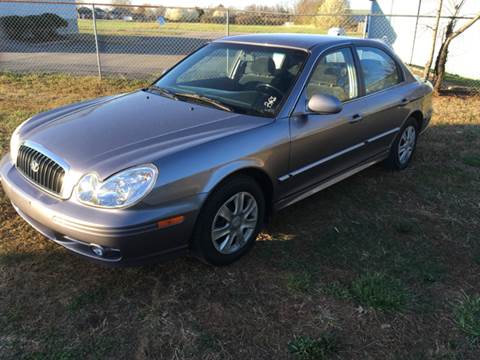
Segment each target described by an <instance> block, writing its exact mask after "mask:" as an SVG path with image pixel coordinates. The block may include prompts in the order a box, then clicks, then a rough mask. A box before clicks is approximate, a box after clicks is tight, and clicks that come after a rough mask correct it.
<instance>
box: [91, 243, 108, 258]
mask: <svg viewBox="0 0 480 360" xmlns="http://www.w3.org/2000/svg"><path fill="white" fill-rule="evenodd" d="M90 249H91V250H92V252H93V253H94V254H95V255H97V256H100V257H103V255H104V254H105V251H104V250H103V248H102V247H101V246H100V245H95V244H90Z"/></svg>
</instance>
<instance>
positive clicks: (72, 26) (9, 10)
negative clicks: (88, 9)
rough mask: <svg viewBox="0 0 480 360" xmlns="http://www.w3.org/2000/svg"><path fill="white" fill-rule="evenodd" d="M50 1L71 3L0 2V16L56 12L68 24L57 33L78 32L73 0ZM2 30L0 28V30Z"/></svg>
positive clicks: (52, 0)
mask: <svg viewBox="0 0 480 360" xmlns="http://www.w3.org/2000/svg"><path fill="white" fill-rule="evenodd" d="M49 1H50V2H56V1H60V2H62V3H71V4H41V3H29V2H27V1H26V2H25V3H20V2H0V17H2V16H10V15H18V16H27V15H41V14H44V13H51V14H57V15H58V16H61V17H62V18H64V19H65V20H67V22H68V26H67V27H66V28H64V29H60V30H59V33H63V34H71V33H76V32H78V24H77V8H76V7H75V4H74V0H49ZM1 31H2V30H1V29H0V32H1ZM0 35H1V34H0Z"/></svg>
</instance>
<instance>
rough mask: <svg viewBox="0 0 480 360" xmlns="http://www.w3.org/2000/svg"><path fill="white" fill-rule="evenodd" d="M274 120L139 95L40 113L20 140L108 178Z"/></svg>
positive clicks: (138, 93)
mask: <svg viewBox="0 0 480 360" xmlns="http://www.w3.org/2000/svg"><path fill="white" fill-rule="evenodd" d="M272 121H273V120H272V119H269V118H263V117H255V116H248V115H241V114H234V113H230V112H226V111H223V110H218V109H215V108H212V107H209V106H203V105H197V104H192V103H187V102H183V101H176V100H172V99H168V98H165V97H162V96H159V95H155V94H150V93H148V92H144V91H136V92H133V93H129V94H123V95H119V96H115V97H107V98H102V99H97V100H93V101H90V102H86V103H83V104H79V105H78V104H77V105H71V106H69V107H65V108H62V109H59V110H57V111H51V112H47V113H45V114H41V115H39V116H36V117H35V118H33V119H32V120H31V121H30V122H29V124H28V125H27V126H25V127H24V129H22V134H21V137H22V139H23V140H29V141H32V142H35V143H38V144H40V145H42V146H43V147H45V148H46V149H48V150H49V151H51V152H52V153H54V154H56V155H57V156H58V157H60V158H61V159H63V160H64V161H65V162H67V163H68V164H69V165H70V167H71V168H72V169H75V170H77V171H81V172H85V171H96V172H97V173H98V174H99V175H100V176H101V177H105V176H109V175H111V174H112V173H114V172H116V171H119V170H122V169H125V168H127V167H129V166H134V165H138V164H142V163H146V162H153V161H155V160H158V159H160V158H161V157H163V156H166V155H169V154H172V153H174V152H177V151H180V150H183V149H186V148H188V147H192V146H196V145H199V144H202V143H205V142H207V141H212V140H215V139H217V138H219V137H224V136H227V135H231V134H234V133H237V132H241V131H246V130H249V129H252V128H255V127H259V126H263V125H266V124H268V123H270V122H272Z"/></svg>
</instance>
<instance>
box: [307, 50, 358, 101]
mask: <svg viewBox="0 0 480 360" xmlns="http://www.w3.org/2000/svg"><path fill="white" fill-rule="evenodd" d="M314 94H326V95H333V96H335V97H337V98H338V99H340V100H341V101H346V100H350V99H353V98H355V97H357V96H358V86H357V76H356V73H355V65H354V62H353V56H352V53H351V51H350V49H349V48H344V49H339V50H334V51H332V52H330V53H328V54H326V55H323V56H322V58H321V59H320V61H319V62H318V63H317V64H316V65H315V69H314V70H313V72H312V76H311V78H310V80H309V81H308V84H307V87H306V97H307V100H308V99H310V98H311V97H312V96H313V95H314Z"/></svg>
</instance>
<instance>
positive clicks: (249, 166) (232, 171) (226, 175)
mask: <svg viewBox="0 0 480 360" xmlns="http://www.w3.org/2000/svg"><path fill="white" fill-rule="evenodd" d="M259 165H260V164H257V163H243V164H237V165H236V166H232V165H231V166H229V167H228V168H223V169H221V170H218V171H217V172H215V173H214V174H213V175H212V177H211V178H210V181H209V182H208V184H207V185H206V186H205V188H204V192H205V193H208V194H209V195H208V196H207V198H206V199H205V201H204V203H205V202H206V201H207V200H208V198H209V196H210V194H211V193H212V192H213V191H215V190H216V189H218V188H219V187H220V186H222V184H224V183H225V182H227V181H229V180H230V179H232V178H234V177H236V176H242V175H243V176H248V177H250V178H252V179H253V180H254V181H255V182H256V183H257V184H258V185H259V186H260V188H261V189H262V192H263V194H264V196H265V206H266V209H265V210H266V211H265V220H266V221H267V220H268V219H269V218H270V216H271V215H272V213H273V202H274V193H275V190H274V183H273V181H272V178H271V177H270V176H269V175H268V173H267V172H266V171H265V170H264V169H263V168H262V167H261V166H259Z"/></svg>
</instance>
